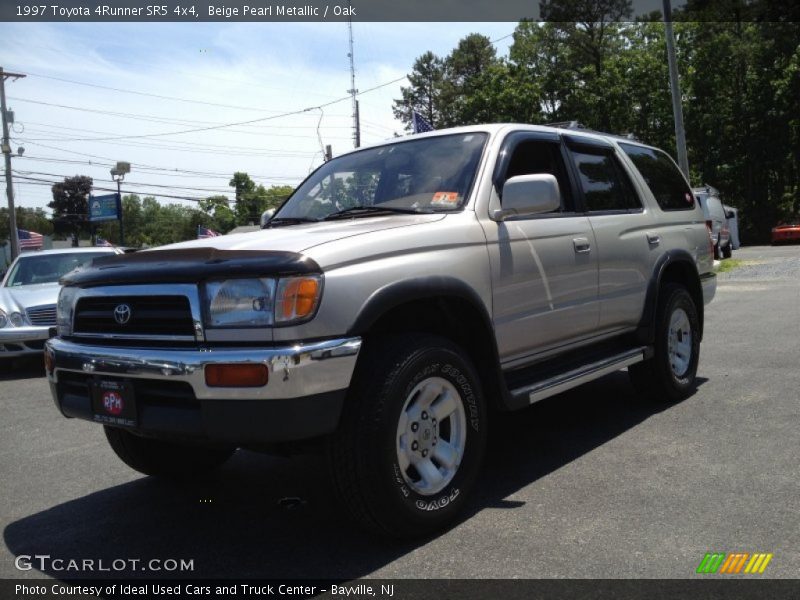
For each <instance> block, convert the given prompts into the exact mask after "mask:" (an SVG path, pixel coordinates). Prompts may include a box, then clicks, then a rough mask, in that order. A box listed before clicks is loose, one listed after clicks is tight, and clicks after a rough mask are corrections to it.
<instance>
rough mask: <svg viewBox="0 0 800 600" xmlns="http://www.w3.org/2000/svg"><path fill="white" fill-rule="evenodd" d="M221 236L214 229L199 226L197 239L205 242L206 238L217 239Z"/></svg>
mask: <svg viewBox="0 0 800 600" xmlns="http://www.w3.org/2000/svg"><path fill="white" fill-rule="evenodd" d="M218 235H219V234H218V233H217V232H216V231H214V230H213V229H209V228H208V227H202V226H200V225H198V226H197V239H198V240H204V239H206V238H212V237H217V236H218Z"/></svg>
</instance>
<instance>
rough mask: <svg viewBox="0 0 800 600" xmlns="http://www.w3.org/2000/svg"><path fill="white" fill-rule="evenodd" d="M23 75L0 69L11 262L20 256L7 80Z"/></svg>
mask: <svg viewBox="0 0 800 600" xmlns="http://www.w3.org/2000/svg"><path fill="white" fill-rule="evenodd" d="M23 77H25V75H23V74H21V73H9V72H8V71H3V67H0V111H2V113H3V144H2V149H3V158H5V162H6V195H7V196H8V239H9V241H10V242H11V260H14V259H15V258H17V256H19V237H17V212H16V209H15V208H14V186H13V185H12V183H11V139H10V136H9V135H8V110H7V109H6V79H15V80H16V79H21V78H23Z"/></svg>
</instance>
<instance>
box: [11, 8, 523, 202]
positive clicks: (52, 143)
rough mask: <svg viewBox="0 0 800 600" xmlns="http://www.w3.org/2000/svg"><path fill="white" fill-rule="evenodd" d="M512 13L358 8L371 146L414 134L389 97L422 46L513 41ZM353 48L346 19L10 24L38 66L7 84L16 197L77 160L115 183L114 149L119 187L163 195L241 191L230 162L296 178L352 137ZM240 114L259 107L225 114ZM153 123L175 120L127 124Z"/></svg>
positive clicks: (22, 50)
mask: <svg viewBox="0 0 800 600" xmlns="http://www.w3.org/2000/svg"><path fill="white" fill-rule="evenodd" d="M515 25H516V24H515V23H407V24H406V23H358V22H356V23H353V38H354V52H353V55H354V59H355V68H356V89H358V90H359V91H361V92H365V93H363V94H361V95H360V96H359V102H360V113H361V139H362V145H367V144H371V143H376V142H379V141H381V140H384V139H387V138H390V137H392V136H393V135H394V133H395V132H396V133H399V134H403V133H404V129H403V125H402V124H401V123H400V122H398V121H396V120H395V119H394V117H393V115H392V100H393V99H396V98H399V97H400V87H401V86H403V85H407V84H408V82H407V80H405V79H404V77H405V75H406V74H408V73H409V71H410V70H411V66H412V65H413V62H414V60H415V59H416V58H417V57H418V56H420V55H421V54H423V53H424V52H426V51H428V50H431V51H433V52H434V53H436V54H438V55H440V56H445V55H447V54H449V53H450V51H451V50H452V49H453V48H454V47H455V46H456V45H457V43H458V41H459V40H460V39H461V38H462V37H464V36H465V35H468V34H469V33H472V32H477V33H481V34H483V35H486V36H488V37H489V38H490V39H492V40H499V41H498V42H497V43H496V45H495V46H496V48H497V50H498V55H501V56H502V55H505V54H507V51H508V46H509V44H510V43H511V41H512V40H511V38H510V37H508V36H510V34H511V33H512V32H513V31H514V28H515ZM348 52H349V48H348V31H347V24H346V23H330V22H328V23H296V24H286V23H281V24H274V23H159V24H148V23H33V24H31V23H25V24H12V23H2V24H0V66H2V67H3V68H4V69H5V70H6V71H11V72H18V73H25V74H27V75H28V76H27V77H26V78H24V79H19V80H16V81H9V82H7V83H6V96H7V103H8V108H9V109H10V110H13V111H14V113H15V119H14V120H15V122H14V124H13V126H12V130H11V136H12V148H14V149H16V148H17V147H19V146H22V147H24V154H23V156H22V157H14V158H13V159H12V166H13V169H14V176H15V180H14V181H15V184H14V189H15V201H16V205H17V206H24V207H43V208H44V207H46V206H47V203H48V202H49V201H50V200H51V199H52V196H51V193H50V183H48V182H52V181H56V180H59V181H60V180H62V179H63V177H65V176H72V175H89V176H91V177H93V178H94V182H95V183H94V185H95V193H96V194H98V195H99V194H104V193H108V191H104V190H102V189H101V188H108V189H109V190H112V189H113V190H114V191H116V187H115V186H116V184H115V183H113V182H112V181H111V177H110V174H109V169H110V168H111V166H113V164H114V163H116V161H127V162H130V163H131V164H132V168H131V173H130V174H128V175H126V177H125V180H124V181H123V184H122V190H123V193H126V192H127V193H131V192H133V193H137V194H139V195H140V196H145V195H155V196H156V197H157V198H158V200H159V202H161V203H164V204H166V203H170V202H176V203H183V204H195V201H192V200H179V199H177V198H170V197H169V196H179V197H182V198H204V197H207V196H210V195H217V194H222V195H227V196H228V197H229V198H231V199H232V198H233V193H232V192H233V190H232V188H230V187H229V186H228V181H229V180H230V178H231V175H232V174H233V172H235V171H245V172H247V173H249V174H250V175H251V177H252V178H253V179H254V180H255V181H256V182H258V183H261V184H263V185H264V186H266V187H269V186H270V185H282V184H288V185H295V184H297V183H299V182H300V181H301V180H302V179H303V178H305V177H306V176H307V175H308V173H309V172H310V170H312V169H313V168H315V167H317V166H319V164H321V162H322V148H323V147H324V145H327V144H330V145H331V146H332V148H333V153H334V155H337V154H339V153H342V152H344V151H346V150H349V149H351V148H352V147H353V128H352V125H353V121H352V104H351V101H350V99H349V97H348V90H349V89H350V65H349V59H348ZM397 80H399V81H397ZM388 82H394V83H390V84H389V85H384V84H386V83H388ZM377 86H382V87H379V88H378V89H375V90H373V91H366V90H370V89H371V88H375V87H377ZM111 88H115V89H111ZM340 99H343V100H341V101H339V102H334V101H336V100H340ZM331 102H333V103H331ZM328 103H331V104H328ZM323 105H324V106H323ZM320 106H322V107H321V108H319V107H320ZM298 111H299V114H295V115H288V116H287V115H286V113H294V112H298ZM244 121H256V122H250V123H248V124H242V125H237V126H233V127H225V128H218V126H219V125H223V124H229V123H242V122H244ZM200 128H206V130H205V131H195V132H191V133H175V132H182V131H185V130H194V129H200ZM208 128H213V129H208ZM151 134H169V135H158V136H156V137H144V138H141V137H140V138H136V137H131V136H141V135H148V136H149V135H151ZM121 137H122V138H123V139H119V138H121ZM108 138H117V139H108ZM68 161H72V162H68ZM23 178H28V179H23ZM37 180H39V181H37ZM42 180H43V181H42ZM157 186H166V187H157ZM3 196H5V194H3Z"/></svg>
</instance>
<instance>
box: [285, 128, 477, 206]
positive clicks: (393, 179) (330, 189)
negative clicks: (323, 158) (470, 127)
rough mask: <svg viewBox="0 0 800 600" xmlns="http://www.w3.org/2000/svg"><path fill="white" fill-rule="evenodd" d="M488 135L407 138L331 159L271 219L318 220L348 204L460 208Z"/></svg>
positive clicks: (473, 176) (464, 134)
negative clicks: (395, 142) (399, 141)
mask: <svg viewBox="0 0 800 600" xmlns="http://www.w3.org/2000/svg"><path fill="white" fill-rule="evenodd" d="M487 137H488V135H487V134H485V133H462V134H454V135H447V136H440V137H430V138H421V139H416V140H413V139H412V140H410V141H408V142H401V143H397V144H391V145H388V146H381V147H379V148H370V149H367V150H362V151H359V152H354V153H353V154H348V155H346V156H342V157H341V158H337V159H334V160H331V161H330V162H328V163H326V164H324V165H323V166H322V167H320V168H319V169H318V170H317V171H316V172H315V173H314V174H313V175H312V176H311V177H310V178H309V179H307V180H306V181H305V182H304V183H303V184H302V185H301V186H300V187H299V188H298V189H297V191H296V192H295V193H294V195H293V196H292V197H291V198H290V199H289V200H288V201H287V202H286V204H285V205H284V206H283V207H282V208H281V209H280V210H279V211H278V212H277V213H276V215H275V219H278V220H279V219H303V220H305V219H312V220H319V219H324V218H326V217H328V216H330V215H332V214H335V213H337V212H340V211H343V210H347V209H350V208H353V207H377V208H385V209H387V210H392V209H395V210H398V209H399V210H413V211H419V212H431V211H442V210H453V209H459V208H461V206H462V205H463V204H464V201H465V200H466V197H467V195H468V194H469V190H470V187H471V186H472V182H473V180H474V178H475V171H476V169H477V167H478V162H479V161H480V157H481V152H482V150H483V146H484V144H485V143H486V139H487ZM354 214H355V213H354ZM367 214H371V213H367Z"/></svg>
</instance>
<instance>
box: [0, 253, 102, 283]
mask: <svg viewBox="0 0 800 600" xmlns="http://www.w3.org/2000/svg"><path fill="white" fill-rule="evenodd" d="M109 254H111V253H110V252H65V253H63V254H61V253H59V254H33V255H31V256H20V257H19V259H18V260H17V263H16V264H15V265H14V268H12V269H11V273H9V275H8V279H7V280H6V287H20V286H23V285H35V284H37V283H54V282H56V281H58V280H59V279H61V276H62V275H66V274H67V273H69V272H70V271H73V270H74V269H77V268H78V267H83V266H85V265H88V264H89V263H91V262H92V260H93V259H95V258H97V257H99V256H108V255H109Z"/></svg>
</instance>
